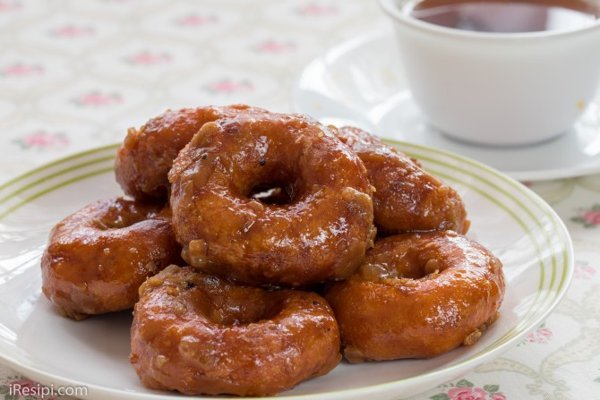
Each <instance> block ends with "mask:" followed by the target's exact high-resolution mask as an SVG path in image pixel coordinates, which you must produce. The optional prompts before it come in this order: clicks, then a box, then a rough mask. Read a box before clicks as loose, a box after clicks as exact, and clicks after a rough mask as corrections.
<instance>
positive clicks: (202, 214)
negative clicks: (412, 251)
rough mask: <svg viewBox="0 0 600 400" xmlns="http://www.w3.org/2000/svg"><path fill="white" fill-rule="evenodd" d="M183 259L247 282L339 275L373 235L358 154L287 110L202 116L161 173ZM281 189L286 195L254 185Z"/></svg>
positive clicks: (291, 282) (348, 270) (296, 281)
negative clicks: (266, 194) (270, 197)
mask: <svg viewBox="0 0 600 400" xmlns="http://www.w3.org/2000/svg"><path fill="white" fill-rule="evenodd" d="M169 179H170V181H171V184H172V191H171V207H172V209H173V228H174V230H175V234H176V236H177V239H178V241H179V242H180V243H181V244H182V245H183V253H182V254H183V258H184V259H185V260H186V261H187V262H188V263H189V264H190V265H192V266H194V267H196V268H198V269H200V270H202V271H204V272H208V273H213V274H217V275H222V276H223V275H225V276H228V277H231V278H233V279H237V280H239V281H242V282H245V283H250V284H273V285H288V286H302V285H307V284H312V283H316V282H321V281H325V280H329V279H342V278H345V277H348V276H349V275H351V274H352V272H353V271H354V270H355V269H356V268H357V267H358V265H359V264H360V262H361V260H362V259H363V257H364V254H365V252H366V250H367V249H368V248H369V247H371V246H372V239H373V236H374V234H375V228H374V226H373V204H372V200H371V190H372V189H371V186H370V184H369V182H368V179H367V175H366V171H365V168H364V166H363V164H362V162H361V161H360V160H359V159H358V157H356V155H355V154H354V153H352V152H351V151H350V149H349V148H348V147H347V146H345V145H343V144H342V143H341V142H340V141H339V140H337V139H336V137H335V136H334V135H333V134H332V133H331V131H330V130H329V129H328V128H326V127H324V126H322V125H320V124H318V123H317V122H314V121H313V120H311V119H308V118H306V117H301V116H294V115H283V114H265V115H262V116H261V117H260V118H255V117H244V116H239V117H237V118H235V119H222V120H219V121H216V122H211V123H207V124H205V125H204V126H203V127H202V128H201V129H200V131H199V132H198V134H197V135H196V136H194V138H193V139H192V141H191V142H190V143H189V144H188V145H187V146H186V147H185V148H184V149H183V150H182V151H181V152H180V153H179V155H178V156H177V158H176V160H175V162H174V164H173V169H172V170H171V171H170V173H169ZM269 187H271V188H274V187H275V188H280V189H281V190H283V191H284V192H285V193H286V197H287V201H283V204H281V201H277V202H268V201H261V200H260V199H257V198H255V196H253V193H255V192H256V191H257V190H258V191H261V192H262V191H264V190H265V189H266V188H269Z"/></svg>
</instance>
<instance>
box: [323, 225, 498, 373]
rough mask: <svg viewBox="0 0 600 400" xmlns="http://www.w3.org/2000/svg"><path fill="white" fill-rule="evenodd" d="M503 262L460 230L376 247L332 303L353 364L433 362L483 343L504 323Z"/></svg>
mask: <svg viewBox="0 0 600 400" xmlns="http://www.w3.org/2000/svg"><path fill="white" fill-rule="evenodd" d="M504 288H505V284H504V275H503V272H502V264H501V262H500V260H498V258H496V257H495V256H494V255H493V254H492V253H491V252H490V251H489V250H487V249H486V248H485V247H483V246H482V245H480V244H478V243H476V242H474V241H472V240H470V239H468V238H466V237H465V236H462V235H459V234H457V233H456V232H452V231H446V232H426V233H406V234H400V235H396V236H390V237H387V238H385V239H382V240H380V241H377V242H376V243H375V247H374V248H373V249H371V250H370V251H369V252H368V253H367V257H366V258H365V261H364V263H363V264H362V265H361V266H360V267H359V269H358V270H357V272H356V273H355V274H354V275H353V276H352V277H351V278H350V279H349V280H347V281H345V282H339V283H335V284H333V285H332V286H331V287H330V288H329V289H328V291H327V292H326V296H325V297H326V299H327V300H328V301H329V304H330V305H331V307H332V308H333V310H334V312H335V315H336V318H337V320H338V322H339V324H340V330H341V333H342V343H343V347H344V356H345V358H346V359H347V360H348V361H350V362H362V361H377V360H395V359H402V358H428V357H434V356H437V355H439V354H442V353H445V352H447V351H449V350H452V349H454V348H456V347H458V346H460V345H462V344H464V345H472V344H474V343H476V342H477V340H478V339H479V337H480V336H481V335H482V333H483V332H484V331H485V330H486V329H487V327H488V326H489V325H490V324H492V323H493V322H494V321H495V320H496V319H497V317H498V309H499V307H500V305H501V303H502V299H503V296H504Z"/></svg>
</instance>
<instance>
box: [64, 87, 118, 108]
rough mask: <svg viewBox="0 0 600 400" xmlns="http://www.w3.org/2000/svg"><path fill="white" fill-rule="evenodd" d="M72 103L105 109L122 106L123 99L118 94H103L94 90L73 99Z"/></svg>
mask: <svg viewBox="0 0 600 400" xmlns="http://www.w3.org/2000/svg"><path fill="white" fill-rule="evenodd" d="M71 101H72V102H73V103H75V104H76V105H78V106H81V107H104V106H112V105H115V104H121V103H123V98H122V97H121V95H120V94H119V93H116V92H111V93H103V92H101V91H99V90H92V91H89V92H87V93H83V94H82V95H80V96H77V97H75V98H73V99H71Z"/></svg>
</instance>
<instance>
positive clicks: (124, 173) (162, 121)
mask: <svg viewBox="0 0 600 400" xmlns="http://www.w3.org/2000/svg"><path fill="white" fill-rule="evenodd" d="M267 112H268V111H266V110H263V109H260V108H254V107H249V106H246V105H231V106H225V107H210V106H208V107H197V108H183V109H180V110H167V111H165V112H164V113H162V114H161V115H159V116H157V117H155V118H152V119H151V120H149V121H148V122H146V123H145V124H144V125H142V127H141V128H139V129H135V128H130V129H129V130H128V132H127V136H126V137H125V140H124V141H123V144H122V145H121V147H120V148H119V150H118V152H117V158H116V162H115V175H116V179H117V182H118V183H119V184H120V185H121V187H122V188H123V190H124V191H125V193H127V194H129V195H130V196H133V197H135V198H136V199H140V200H144V199H149V198H159V199H166V198H167V196H168V192H169V180H168V178H167V174H168V172H169V170H170V169H171V166H172V165H173V160H174V159H175V157H176V156H177V154H178V153H179V151H180V150H181V149H182V148H183V147H184V146H185V145H186V144H187V143H188V142H189V141H190V140H191V139H192V137H193V136H194V134H195V133H196V132H198V130H199V129H200V128H201V127H202V125H204V124H205V123H206V122H210V121H215V120H217V119H219V118H224V117H233V116H235V115H238V114H240V113H257V114H260V113H267Z"/></svg>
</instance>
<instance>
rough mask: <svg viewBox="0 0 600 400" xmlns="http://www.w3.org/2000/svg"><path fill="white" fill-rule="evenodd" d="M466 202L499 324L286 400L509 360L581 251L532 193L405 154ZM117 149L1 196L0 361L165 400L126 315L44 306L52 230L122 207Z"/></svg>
mask: <svg viewBox="0 0 600 400" xmlns="http://www.w3.org/2000/svg"><path fill="white" fill-rule="evenodd" d="M397 146H398V148H399V149H400V150H402V151H404V152H406V153H407V154H409V155H410V156H413V157H416V158H419V159H420V160H422V162H423V164H424V165H425V167H426V168H427V169H429V170H430V171H431V172H433V173H434V174H436V175H438V176H439V177H441V178H443V179H444V180H446V181H447V182H448V183H449V184H451V185H452V186H454V187H455V188H456V189H457V190H458V191H459V192H460V194H461V195H462V196H463V198H464V200H465V202H466V206H467V209H468V210H469V214H470V217H471V219H472V222H473V224H472V229H471V232H470V236H471V237H474V238H476V239H477V240H479V241H481V242H482V243H484V244H485V245H486V246H488V247H489V248H491V249H492V250H493V251H494V253H496V254H497V255H498V256H499V257H500V258H501V259H502V261H503V262H504V266H505V273H506V278H507V291H506V298H505V301H504V304H503V305H502V308H501V318H500V319H499V321H498V322H497V323H496V324H494V325H493V327H492V328H491V329H490V330H489V331H488V332H486V334H485V335H483V337H482V339H481V341H480V342H479V343H477V344H476V345H474V346H472V347H465V348H460V349H457V350H455V351H452V352H450V353H448V354H445V355H443V356H441V357H437V358H434V359H431V360H408V361H396V362H384V363H371V364H360V365H349V364H346V363H342V364H340V365H339V366H338V367H337V368H336V369H335V370H334V371H333V372H331V373H330V374H328V375H326V376H323V377H320V378H318V379H314V380H310V381H308V382H305V383H302V384H300V385H299V386H298V387H296V388H295V389H293V390H292V391H289V392H286V393H283V394H282V397H283V398H302V399H353V398H365V397H366V396H376V397H375V398H377V399H388V398H395V399H397V398H398V397H400V396H408V395H411V394H415V393H418V392H421V391H424V390H427V389H430V388H431V387H433V386H435V385H437V384H439V383H442V382H445V381H448V380H451V379H454V378H456V377H458V376H459V375H461V374H463V373H465V372H466V371H468V370H469V369H471V368H474V367H475V366H476V365H478V364H480V363H483V362H485V361H486V360H490V359H491V358H493V357H495V356H497V355H498V354H499V353H501V352H503V351H505V350H507V349H508V348H509V347H510V346H511V345H512V344H514V343H515V342H516V341H518V340H519V338H521V337H523V335H525V334H526V333H527V331H529V330H530V329H532V328H533V327H535V326H536V325H537V324H539V323H540V321H542V320H543V319H544V318H545V317H546V316H547V315H548V313H549V312H550V311H551V310H552V309H553V308H554V307H555V306H556V304H557V303H558V301H559V300H560V298H561V297H562V296H563V295H564V293H565V291H566V289H567V286H568V285H569V282H570V279H571V276H572V274H573V250H572V245H571V241H570V238H569V234H568V233H567V231H566V229H565V227H564V225H563V224H562V222H561V220H560V219H559V217H558V216H557V215H556V214H555V213H554V212H553V211H552V209H551V208H550V207H549V206H548V205H547V204H546V203H545V202H544V201H543V200H541V199H540V198H539V197H537V195H535V194H534V193H533V192H531V191H530V190H529V189H527V188H526V187H525V186H523V185H521V184H520V183H517V182H515V181H513V180H512V179H510V178H507V177H506V176H504V175H502V174H500V173H498V172H496V171H495V170H492V169H489V168H488V167H485V166H483V165H481V164H479V163H476V162H473V161H470V160H467V159H465V158H462V157H459V156H456V155H453V154H450V153H446V152H443V151H440V150H434V149H431V148H426V147H421V146H416V145H409V144H402V143H397ZM115 148H116V147H115V146H108V147H104V148H99V149H96V150H92V151H88V152H85V153H80V154H76V155H74V156H72V157H69V158H67V159H63V160H60V161H57V162H55V163H52V164H48V165H46V166H44V167H42V168H38V169H36V170H34V171H32V172H30V173H28V174H25V175H23V176H21V177H19V178H17V179H15V180H13V181H11V182H9V183H7V184H5V185H3V186H0V293H1V294H2V295H1V296H0V357H1V358H2V359H3V360H4V362H6V363H8V364H9V365H10V366H12V367H13V368H15V369H16V370H19V371H21V372H22V373H23V374H25V375H28V376H29V377H31V378H33V379H36V380H39V381H41V382H43V383H46V384H54V385H55V386H57V385H85V386H87V387H88V397H89V398H96V399H109V398H115V399H116V398H118V399H141V398H159V397H160V398H169V397H171V396H175V395H174V394H170V393H163V392H155V391H150V390H147V389H145V388H144V387H143V386H142V385H141V384H140V383H139V381H138V379H137V377H136V375H135V373H134V371H133V368H132V367H131V366H130V365H129V362H128V359H127V357H128V353H129V324H130V322H131V318H130V315H129V313H120V314H116V315H109V316H101V317H95V318H90V319H88V320H85V321H81V322H76V321H72V320H69V319H66V318H62V317H60V316H58V315H57V314H56V313H55V312H54V310H53V309H52V307H51V306H50V304H49V303H48V301H47V300H46V299H45V298H44V297H43V296H42V295H41V294H40V284H41V282H40V267H39V262H40V255H41V253H42V251H43V249H44V246H45V244H46V238H47V235H48V231H49V230H50V228H51V227H52V226H53V225H54V224H55V223H57V222H58V221H59V220H60V219H62V218H63V217H65V216H66V215H68V214H70V213H72V212H74V211H75V210H77V209H79V208H80V207H82V206H83V205H85V204H87V203H89V202H91V201H94V200H96V199H99V198H108V197H112V196H115V195H119V193H120V190H119V188H118V186H117V184H116V183H115V182H114V176H113V172H112V164H113V157H114V153H115Z"/></svg>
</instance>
